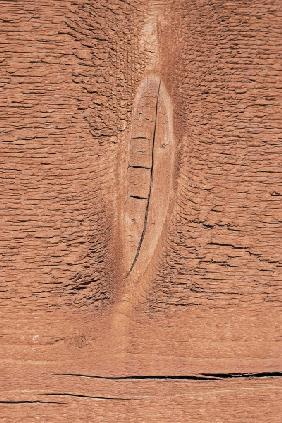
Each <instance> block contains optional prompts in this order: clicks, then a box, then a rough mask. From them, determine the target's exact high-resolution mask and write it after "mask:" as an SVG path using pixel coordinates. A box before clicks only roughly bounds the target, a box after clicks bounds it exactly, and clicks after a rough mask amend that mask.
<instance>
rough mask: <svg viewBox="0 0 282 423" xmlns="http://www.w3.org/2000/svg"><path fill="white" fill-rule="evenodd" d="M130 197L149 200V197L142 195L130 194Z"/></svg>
mask: <svg viewBox="0 0 282 423" xmlns="http://www.w3.org/2000/svg"><path fill="white" fill-rule="evenodd" d="M129 197H130V198H134V199H135V200H147V199H148V197H141V196H140V195H130V196H129Z"/></svg>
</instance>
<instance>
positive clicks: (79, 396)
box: [40, 392, 134, 401]
mask: <svg viewBox="0 0 282 423" xmlns="http://www.w3.org/2000/svg"><path fill="white" fill-rule="evenodd" d="M40 395H46V396H68V397H77V398H86V399H94V400H113V401H133V400H134V399H133V398H122V397H104V396H96V395H95V396H91V395H84V394H74V393H71V392H50V393H45V394H40Z"/></svg>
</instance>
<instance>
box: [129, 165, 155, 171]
mask: <svg viewBox="0 0 282 423" xmlns="http://www.w3.org/2000/svg"><path fill="white" fill-rule="evenodd" d="M128 169H146V170H151V168H150V167H148V166H142V165H128Z"/></svg>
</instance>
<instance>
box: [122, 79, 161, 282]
mask: <svg viewBox="0 0 282 423" xmlns="http://www.w3.org/2000/svg"><path fill="white" fill-rule="evenodd" d="M160 88H161V80H160V81H159V86H158V92H157V99H156V109H155V126H154V131H153V141H152V154H151V157H152V167H151V169H150V186H149V194H148V201H147V205H146V210H145V217H144V226H143V230H142V234H141V237H140V240H139V243H138V246H137V250H136V254H135V257H134V259H133V262H132V264H131V266H130V269H129V272H128V275H129V274H130V273H131V272H132V270H133V268H134V266H135V263H136V261H137V259H138V257H139V254H140V250H141V247H142V244H143V240H144V237H145V233H146V229H147V223H148V214H149V207H150V200H151V194H152V186H153V177H154V149H155V141H156V132H157V121H158V108H159V97H160Z"/></svg>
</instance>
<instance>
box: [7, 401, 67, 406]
mask: <svg viewBox="0 0 282 423" xmlns="http://www.w3.org/2000/svg"><path fill="white" fill-rule="evenodd" d="M0 404H7V405H13V404H55V405H57V404H66V403H65V402H59V401H40V400H0Z"/></svg>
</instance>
